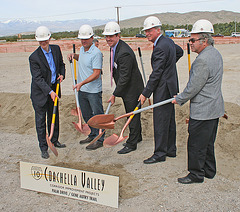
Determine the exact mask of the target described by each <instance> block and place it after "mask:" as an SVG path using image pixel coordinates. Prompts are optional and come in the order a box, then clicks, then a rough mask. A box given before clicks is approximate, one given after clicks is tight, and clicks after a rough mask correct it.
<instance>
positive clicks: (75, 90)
mask: <svg viewBox="0 0 240 212" xmlns="http://www.w3.org/2000/svg"><path fill="white" fill-rule="evenodd" d="M69 62H70V66H71V72H72V81H73V86H76V81H75V75H74V69H73V64H72V59H70V60H69ZM74 93H75V99H76V104H77V107H80V106H79V101H78V93H77V89H76V88H75V89H74Z"/></svg>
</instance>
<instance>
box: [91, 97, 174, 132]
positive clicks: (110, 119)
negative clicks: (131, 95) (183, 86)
mask: <svg viewBox="0 0 240 212" xmlns="http://www.w3.org/2000/svg"><path fill="white" fill-rule="evenodd" d="M173 100H174V98H171V99H167V100H165V101H162V102H158V103H155V104H153V105H149V106H147V107H144V108H142V109H139V110H136V111H132V112H130V113H126V114H124V115H121V116H119V117H117V118H114V114H100V115H95V116H93V117H92V118H91V119H89V120H88V124H89V125H90V126H91V127H94V128H98V129H114V125H115V122H116V121H117V120H119V119H121V118H125V117H128V116H131V115H135V114H137V113H141V112H143V111H145V110H148V109H151V108H155V107H159V106H161V105H164V104H167V103H170V102H172V101H173ZM126 124H127V123H126Z"/></svg>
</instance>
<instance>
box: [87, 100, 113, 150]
mask: <svg viewBox="0 0 240 212" xmlns="http://www.w3.org/2000/svg"><path fill="white" fill-rule="evenodd" d="M111 104H112V103H111V102H109V104H108V107H107V110H106V112H105V114H108V112H109V110H110V107H111ZM105 131H106V129H105V130H103V131H102V129H100V130H99V134H98V136H97V137H95V138H94V139H93V140H92V141H91V142H90V143H89V144H88V146H89V145H91V144H93V143H95V142H96V141H97V140H98V139H99V138H101V137H102V135H103V134H104V133H105Z"/></svg>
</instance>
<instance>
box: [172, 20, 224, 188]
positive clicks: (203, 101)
mask: <svg viewBox="0 0 240 212" xmlns="http://www.w3.org/2000/svg"><path fill="white" fill-rule="evenodd" d="M212 33H214V30H213V25H212V24H211V22H209V21H208V20H204V19H202V20H198V21H197V22H196V23H195V24H194V25H193V28H192V31H191V38H190V39H189V43H190V46H191V50H192V51H193V52H196V53H197V54H198V56H197V58H196V59H195V61H194V62H193V63H192V66H191V70H190V77H189V81H188V83H187V86H186V88H185V89H184V90H183V92H182V93H180V94H178V95H177V96H176V97H175V100H174V101H173V103H174V104H179V105H183V104H185V103H186V102H187V101H188V100H190V119H189V126H188V133H189V136H188V171H189V174H188V175H187V176H185V177H182V178H178V182H179V183H183V184H190V183H202V182H203V181H204V177H206V178H209V179H212V178H214V176H215V174H216V161H215V154H214V142H215V139H216V134H217V128H218V121H219V117H221V116H223V115H224V101H223V96H222V91H221V85H222V76H223V60H222V56H221V54H220V53H219V52H218V50H217V49H215V48H214V47H213V44H214V40H213V38H212V36H211V34H212Z"/></svg>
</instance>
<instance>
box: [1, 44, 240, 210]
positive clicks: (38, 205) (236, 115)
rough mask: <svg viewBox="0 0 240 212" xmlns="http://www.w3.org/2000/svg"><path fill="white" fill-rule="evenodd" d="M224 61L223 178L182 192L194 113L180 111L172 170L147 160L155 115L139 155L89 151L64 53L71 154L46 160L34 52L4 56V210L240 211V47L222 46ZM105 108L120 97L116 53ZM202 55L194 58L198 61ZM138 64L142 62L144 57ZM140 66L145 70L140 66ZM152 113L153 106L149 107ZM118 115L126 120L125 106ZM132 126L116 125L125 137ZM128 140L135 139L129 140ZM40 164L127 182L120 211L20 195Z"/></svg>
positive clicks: (183, 76)
mask: <svg viewBox="0 0 240 212" xmlns="http://www.w3.org/2000/svg"><path fill="white" fill-rule="evenodd" d="M216 48H217V49H219V51H220V52H221V53H222V55H223V59H224V77H223V86H222V89H223V95H224V99H225V107H226V113H227V114H228V116H229V119H228V120H225V119H223V118H221V119H220V124H219V131H218V135H217V140H216V158H217V175H216V177H215V178H214V179H212V180H209V179H205V181H204V183H202V184H193V185H182V184H179V183H177V178H178V177H183V176H185V175H186V174H187V171H186V170H187V150H186V141H187V125H186V124H185V118H186V117H188V107H189V105H188V104H186V105H185V106H183V107H179V106H177V107H176V119H177V147H178V151H177V157H176V158H167V160H166V162H164V163H157V164H151V165H144V164H143V160H144V159H146V158H148V157H150V156H151V155H152V153H153V148H154V147H153V127H152V111H151V110H149V111H147V112H144V113H142V126H143V141H142V142H141V143H139V145H138V149H137V150H136V151H134V152H131V153H129V154H127V155H119V154H117V151H118V150H119V149H121V148H122V145H121V144H119V145H117V146H115V147H113V148H108V149H106V148H100V149H97V150H96V151H86V150H85V146H86V145H80V144H79V140H80V139H83V138H85V137H84V135H81V134H80V133H79V132H77V131H76V130H75V128H74V126H73V124H72V121H77V118H76V117H74V116H71V115H70V111H71V109H72V108H74V107H75V99H74V94H73V91H72V80H71V73H70V65H69V63H68V62H67V59H66V55H67V53H68V51H64V52H63V54H64V61H65V63H66V68H67V76H66V79H65V80H64V82H63V83H62V93H63V97H62V98H61V100H60V142H62V143H65V144H66V145H67V148H65V149H60V150H59V156H58V157H55V156H54V155H53V153H52V152H50V159H48V160H45V159H42V158H41V155H40V150H39V147H38V142H37V138H36V132H35V124H34V111H33V109H32V105H31V101H30V98H29V95H30V94H29V92H30V82H31V76H30V72H29V67H28V57H29V55H30V52H22V53H1V54H0V64H1V66H0V105H1V106H0V142H1V145H2V147H3V148H1V150H0V161H1V162H0V168H1V173H0V181H1V182H2V183H1V184H0V196H1V201H0V210H2V211H70V210H71V211H80V210H84V211H240V165H239V164H240V154H239V152H240V145H239V136H240V94H239V89H240V83H239V78H240V70H239V67H240V60H239V51H240V44H225V45H217V46H216ZM103 54H104V67H103V72H104V75H103V91H104V95H103V98H104V108H106V107H107V103H106V100H107V99H108V98H109V96H110V95H111V92H112V88H111V87H110V86H109V82H110V77H109V63H108V62H109V52H108V51H103ZM150 55H151V51H150V50H145V51H143V61H144V67H145V71H146V73H147V76H148V75H149V74H150V72H151V67H150ZM195 57H196V54H193V53H192V54H191V59H192V60H194V58H195ZM137 58H138V61H139V57H137ZM187 64H188V63H187V54H186V51H185V55H184V57H183V58H182V59H181V60H180V61H179V63H178V75H179V81H180V90H182V89H183V88H184V86H185V85H186V82H187V80H188V67H187ZM139 66H140V69H141V65H140V61H139ZM146 106H147V105H146ZM110 113H114V114H115V115H116V116H118V115H120V114H123V113H124V111H123V105H122V102H121V100H120V99H118V100H117V103H116V104H115V105H114V106H112V107H111V109H110ZM124 121H125V120H120V121H118V122H117V123H116V124H115V130H108V131H107V135H106V136H109V135H111V134H112V133H113V132H114V133H117V134H119V132H120V130H121V128H122V126H123V124H124ZM125 135H127V131H126V132H125ZM20 161H25V162H32V163H40V164H49V165H53V166H62V167H67V168H73V169H80V170H86V171H93V172H97V173H104V174H110V175H115V176H119V177H120V194H119V209H113V208H110V207H106V206H102V205H96V204H91V203H88V202H84V201H77V200H73V199H68V198H64V197H59V196H54V195H48V194H44V193H39V192H34V191H29V190H24V189H21V188H20V178H19V162H20Z"/></svg>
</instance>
